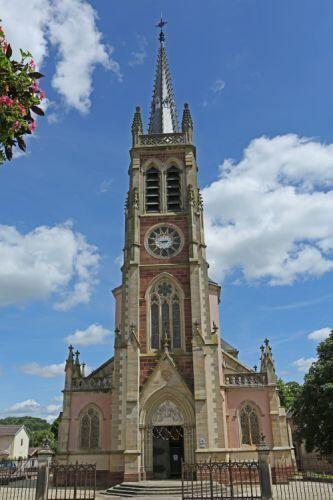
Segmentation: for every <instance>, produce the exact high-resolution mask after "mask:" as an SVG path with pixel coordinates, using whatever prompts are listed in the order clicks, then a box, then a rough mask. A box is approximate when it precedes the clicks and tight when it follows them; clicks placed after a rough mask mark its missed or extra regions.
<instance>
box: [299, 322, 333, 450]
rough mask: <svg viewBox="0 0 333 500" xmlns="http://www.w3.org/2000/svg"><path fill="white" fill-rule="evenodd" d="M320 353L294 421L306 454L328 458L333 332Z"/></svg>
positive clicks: (332, 430) (332, 429)
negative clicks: (315, 454)
mask: <svg viewBox="0 0 333 500" xmlns="http://www.w3.org/2000/svg"><path fill="white" fill-rule="evenodd" d="M317 353H318V359H317V361H315V362H314V363H313V364H312V366H311V367H310V369H309V372H308V373H307V375H305V377H304V384H303V386H302V388H301V391H300V394H299V396H298V397H297V399H296V400H295V403H294V409H293V419H294V422H295V424H296V426H297V428H298V438H299V439H304V440H305V446H306V449H307V451H313V450H318V451H319V452H320V453H321V454H322V455H326V456H327V455H332V454H333V330H332V331H331V333H330V335H329V337H328V338H327V339H326V340H324V341H323V342H321V343H320V344H319V345H318V347H317Z"/></svg>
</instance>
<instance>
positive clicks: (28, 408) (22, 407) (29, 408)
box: [7, 399, 40, 413]
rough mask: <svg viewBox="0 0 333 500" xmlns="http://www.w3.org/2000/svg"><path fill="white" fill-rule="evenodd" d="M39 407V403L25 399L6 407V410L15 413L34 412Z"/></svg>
mask: <svg viewBox="0 0 333 500" xmlns="http://www.w3.org/2000/svg"><path fill="white" fill-rule="evenodd" d="M39 409H40V404H39V403H37V401H35V400H34V399H26V400H25V401H20V402H19V403H15V404H13V405H12V406H10V407H9V408H7V411H8V412H15V413H25V412H32V413H34V412H36V411H37V410H39Z"/></svg>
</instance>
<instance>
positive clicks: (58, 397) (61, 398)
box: [51, 396, 63, 403]
mask: <svg viewBox="0 0 333 500" xmlns="http://www.w3.org/2000/svg"><path fill="white" fill-rule="evenodd" d="M62 400H63V396H53V398H52V399H51V401H55V402H58V403H59V402H60V403H62Z"/></svg>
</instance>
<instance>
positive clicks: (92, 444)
mask: <svg viewBox="0 0 333 500" xmlns="http://www.w3.org/2000/svg"><path fill="white" fill-rule="evenodd" d="M103 419H104V417H103V412H102V411H101V409H100V408H99V406H97V405H96V404H95V403H88V404H87V405H85V406H84V407H83V408H82V409H81V411H80V413H79V416H78V422H79V425H78V448H79V449H85V450H89V449H90V450H91V449H99V448H101V442H102V421H103Z"/></svg>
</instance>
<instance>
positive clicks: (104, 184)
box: [99, 179, 112, 194]
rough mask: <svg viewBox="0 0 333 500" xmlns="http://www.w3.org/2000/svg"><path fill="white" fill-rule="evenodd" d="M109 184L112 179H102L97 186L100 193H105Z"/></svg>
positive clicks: (108, 188) (108, 189)
mask: <svg viewBox="0 0 333 500" xmlns="http://www.w3.org/2000/svg"><path fill="white" fill-rule="evenodd" d="M111 184H112V179H104V180H103V181H102V182H101V184H100V186H99V192H100V193H102V194H104V193H107V192H108V191H110V187H111Z"/></svg>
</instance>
